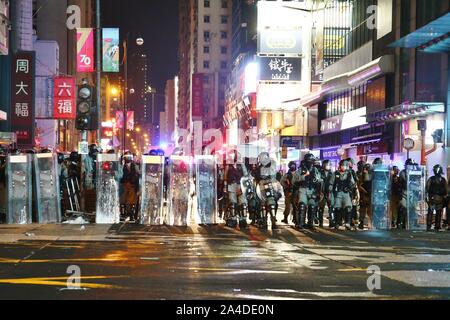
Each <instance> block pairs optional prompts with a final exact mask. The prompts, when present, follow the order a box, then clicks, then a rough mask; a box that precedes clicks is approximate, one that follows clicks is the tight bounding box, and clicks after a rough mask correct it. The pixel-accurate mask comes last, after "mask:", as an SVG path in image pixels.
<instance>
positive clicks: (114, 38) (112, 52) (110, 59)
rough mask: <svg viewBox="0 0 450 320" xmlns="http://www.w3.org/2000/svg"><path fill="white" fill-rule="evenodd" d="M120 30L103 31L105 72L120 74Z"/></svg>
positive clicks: (107, 29) (106, 29)
mask: <svg viewBox="0 0 450 320" xmlns="http://www.w3.org/2000/svg"><path fill="white" fill-rule="evenodd" d="M119 60H120V48H119V29H117V28H104V29H103V72H119V71H120V67H119V63H120V61H119Z"/></svg>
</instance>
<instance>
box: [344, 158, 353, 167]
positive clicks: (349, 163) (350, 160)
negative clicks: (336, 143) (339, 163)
mask: <svg viewBox="0 0 450 320" xmlns="http://www.w3.org/2000/svg"><path fill="white" fill-rule="evenodd" d="M345 161H347V163H348V165H349V166H350V167H353V166H354V165H355V161H354V160H353V159H352V158H348V159H346V160H345Z"/></svg>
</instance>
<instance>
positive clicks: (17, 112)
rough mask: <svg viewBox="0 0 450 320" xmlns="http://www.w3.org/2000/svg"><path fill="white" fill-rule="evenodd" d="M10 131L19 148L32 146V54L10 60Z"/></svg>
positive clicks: (33, 63)
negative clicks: (15, 136) (14, 135)
mask: <svg viewBox="0 0 450 320" xmlns="http://www.w3.org/2000/svg"><path fill="white" fill-rule="evenodd" d="M12 63H13V65H12V85H11V97H12V99H11V103H12V104H11V129H12V132H15V133H16V134H17V144H18V145H19V146H33V144H34V73H35V54H34V52H19V53H17V54H16V55H15V56H14V58H13V60H12Z"/></svg>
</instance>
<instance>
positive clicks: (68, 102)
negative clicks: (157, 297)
mask: <svg viewBox="0 0 450 320" xmlns="http://www.w3.org/2000/svg"><path fill="white" fill-rule="evenodd" d="M54 80H55V86H54V95H53V97H54V99H53V100H54V108H53V118H54V119H64V120H70V119H75V118H76V102H75V95H76V93H75V92H76V90H75V88H76V85H75V78H74V77H55V79H54Z"/></svg>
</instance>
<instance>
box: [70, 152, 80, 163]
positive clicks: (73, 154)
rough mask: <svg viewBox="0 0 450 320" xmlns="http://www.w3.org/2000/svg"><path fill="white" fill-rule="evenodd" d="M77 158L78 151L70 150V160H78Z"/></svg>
mask: <svg viewBox="0 0 450 320" xmlns="http://www.w3.org/2000/svg"><path fill="white" fill-rule="evenodd" d="M78 158H79V155H78V152H76V151H72V152H71V153H70V157H69V159H70V161H72V162H78Z"/></svg>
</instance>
